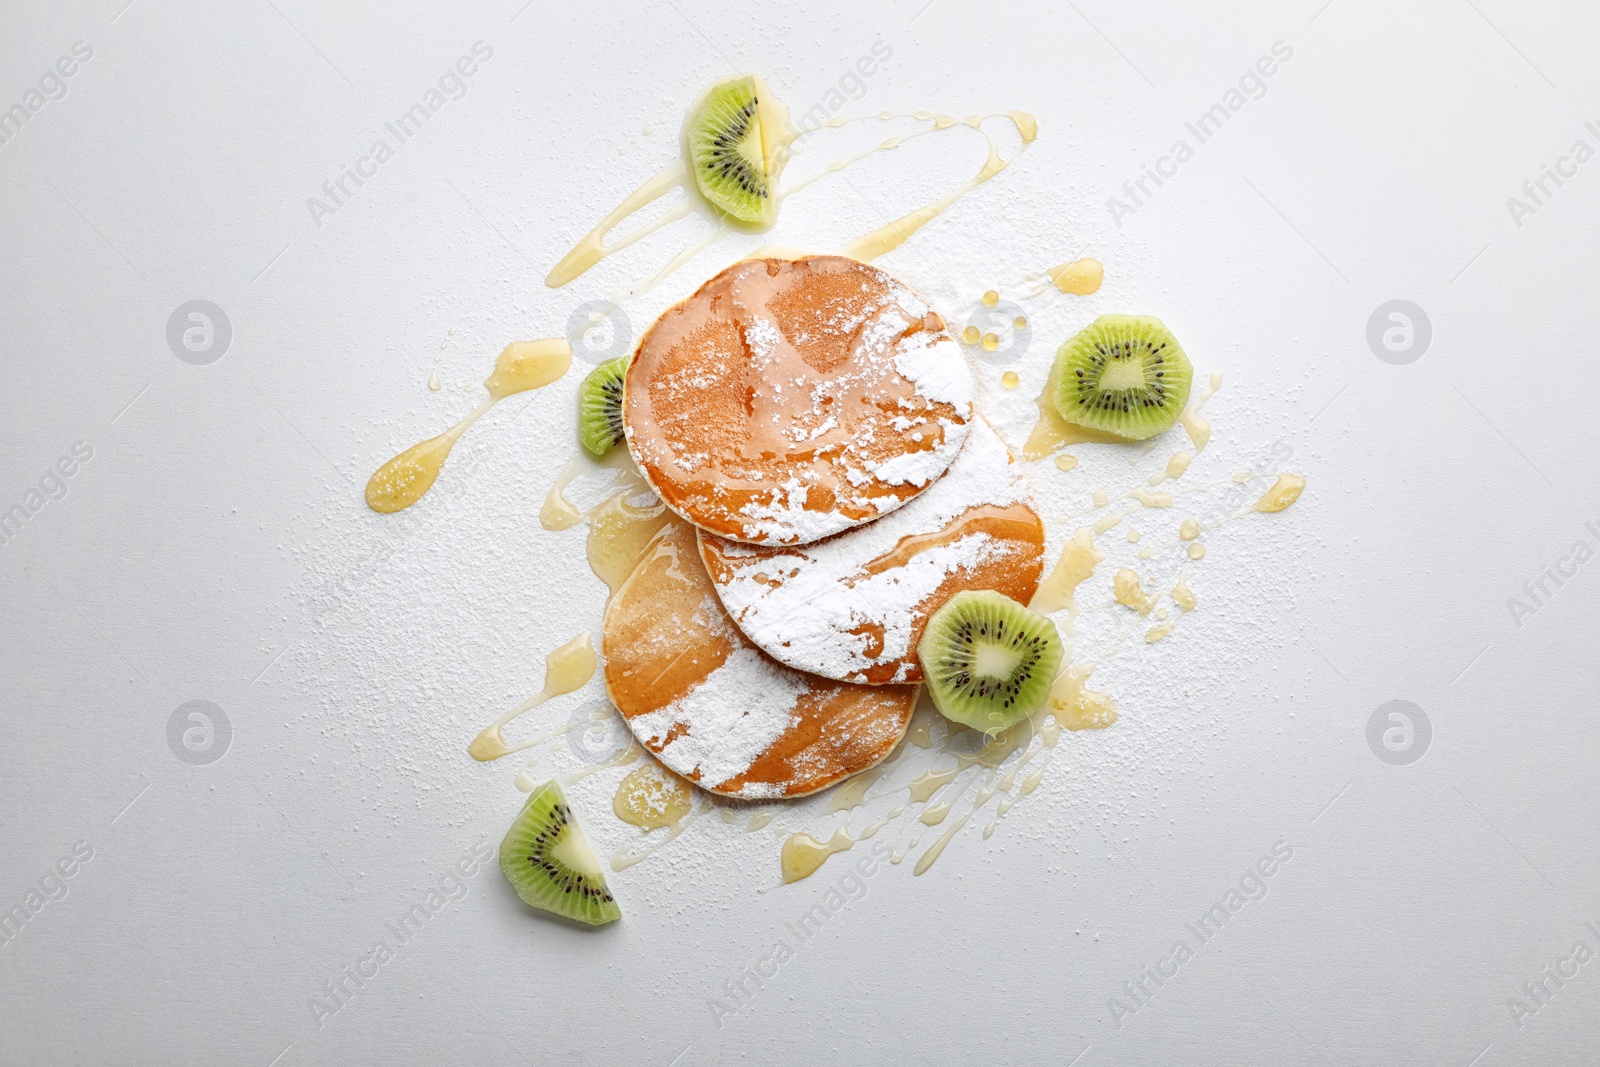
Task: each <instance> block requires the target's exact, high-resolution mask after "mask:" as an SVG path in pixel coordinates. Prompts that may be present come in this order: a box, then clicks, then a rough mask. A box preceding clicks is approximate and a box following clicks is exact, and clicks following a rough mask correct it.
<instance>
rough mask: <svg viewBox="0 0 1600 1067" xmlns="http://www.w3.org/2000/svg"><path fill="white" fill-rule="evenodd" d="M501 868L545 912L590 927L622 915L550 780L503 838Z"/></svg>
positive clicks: (530, 798) (564, 800)
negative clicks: (574, 920)
mask: <svg viewBox="0 0 1600 1067" xmlns="http://www.w3.org/2000/svg"><path fill="white" fill-rule="evenodd" d="M500 869H501V870H502V871H504V872H505V875H506V880H507V881H509V882H510V883H511V886H512V888H513V889H515V890H516V891H517V896H519V897H521V898H522V899H523V900H524V901H526V902H527V903H529V904H531V905H533V906H534V907H536V908H539V909H540V910H542V911H550V912H554V913H555V914H557V915H563V916H565V917H567V918H568V919H576V920H578V921H579V922H581V923H588V924H589V925H590V926H603V925H605V924H606V923H609V922H616V921H617V920H618V919H620V918H622V909H621V908H619V907H617V901H616V898H614V897H613V896H612V895H611V891H610V890H609V889H607V888H606V878H605V875H604V874H603V873H602V872H601V870H600V861H599V860H598V859H596V858H595V854H594V850H593V849H591V848H590V847H589V842H588V840H586V839H585V838H584V836H583V831H582V830H580V829H578V823H577V820H575V819H574V818H573V817H572V808H571V807H570V806H568V804H567V798H566V795H565V794H564V793H562V792H561V784H560V783H559V782H557V781H556V780H555V779H553V778H552V779H551V780H550V781H548V782H546V783H545V784H544V785H542V786H540V787H539V788H538V789H535V790H534V791H533V792H532V793H530V794H529V795H528V802H527V803H526V804H524V805H523V806H522V811H521V813H520V814H518V815H517V819H516V821H515V822H513V823H512V824H511V829H510V830H508V831H506V837H505V840H504V841H501V842H500Z"/></svg>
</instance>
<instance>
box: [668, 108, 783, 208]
mask: <svg viewBox="0 0 1600 1067" xmlns="http://www.w3.org/2000/svg"><path fill="white" fill-rule="evenodd" d="M763 88H764V86H761V85H760V83H759V82H758V81H757V80H756V79H755V78H754V77H742V78H734V79H732V80H730V81H725V82H721V83H719V84H717V85H714V86H712V87H711V90H710V91H709V92H707V93H706V95H705V97H704V99H702V100H701V101H700V106H699V107H698V108H696V109H695V112H694V114H693V115H691V116H690V118H689V124H688V126H687V133H686V136H687V139H688V148H689V161H690V163H691V168H690V169H691V170H693V171H694V180H695V184H696V185H697V186H698V187H699V189H700V194H701V195H702V196H704V197H705V198H706V200H707V201H708V202H710V204H711V206H712V207H714V208H716V209H717V210H718V211H720V212H722V213H723V214H724V215H727V216H729V217H730V218H733V219H737V220H738V221H740V222H743V223H747V224H748V225H751V226H757V227H767V226H771V225H772V223H773V222H774V221H775V220H776V219H777V217H778V208H777V204H776V202H775V200H774V198H773V196H772V193H773V190H772V187H771V185H772V179H774V178H776V177H777V176H776V175H775V174H769V173H768V154H767V136H766V135H770V134H773V133H776V132H777V131H775V130H769V131H763V130H762V128H761V118H762V115H761V111H762V109H761V99H760V95H759V93H760V90H761V89H763ZM764 133H765V135H764Z"/></svg>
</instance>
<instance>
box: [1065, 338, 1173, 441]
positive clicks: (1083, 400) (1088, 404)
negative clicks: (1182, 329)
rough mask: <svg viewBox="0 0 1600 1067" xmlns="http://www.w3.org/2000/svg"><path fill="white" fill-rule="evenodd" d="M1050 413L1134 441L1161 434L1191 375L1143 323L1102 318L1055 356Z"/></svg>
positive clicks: (1169, 346)
mask: <svg viewBox="0 0 1600 1067" xmlns="http://www.w3.org/2000/svg"><path fill="white" fill-rule="evenodd" d="M1055 378H1056V394H1055V397H1054V400H1055V403H1056V410H1057V411H1059V412H1060V413H1061V417H1062V418H1063V419H1066V420H1067V421H1068V422H1071V423H1076V424H1077V425H1079V426H1084V427H1087V428H1089V429H1091V430H1102V431H1104V432H1106V433H1112V434H1116V435H1117V436H1118V437H1125V438H1128V439H1130V440H1134V441H1142V440H1144V439H1145V438H1148V437H1154V436H1155V435H1156V434H1159V433H1165V432H1166V431H1167V430H1170V429H1171V428H1172V424H1173V423H1175V422H1177V421H1178V416H1179V415H1181V414H1183V407H1184V405H1185V404H1187V403H1188V402H1189V387H1190V385H1191V383H1192V382H1193V379H1194V368H1193V367H1192V366H1190V364H1189V357H1188V356H1186V355H1184V353H1183V349H1182V348H1181V347H1179V345H1178V339H1177V338H1175V337H1173V336H1172V332H1171V331H1170V330H1168V329H1167V328H1166V327H1165V326H1163V325H1162V324H1161V320H1160V319H1157V318H1152V317H1150V316H1148V315H1101V316H1100V317H1099V318H1098V319H1095V320H1094V322H1092V323H1090V324H1089V325H1088V326H1087V327H1085V328H1084V329H1083V330H1082V331H1080V332H1079V333H1078V335H1077V336H1076V337H1074V338H1072V339H1071V340H1070V341H1068V342H1067V343H1066V344H1064V345H1062V346H1061V349H1060V351H1058V352H1057V353H1056V375H1055Z"/></svg>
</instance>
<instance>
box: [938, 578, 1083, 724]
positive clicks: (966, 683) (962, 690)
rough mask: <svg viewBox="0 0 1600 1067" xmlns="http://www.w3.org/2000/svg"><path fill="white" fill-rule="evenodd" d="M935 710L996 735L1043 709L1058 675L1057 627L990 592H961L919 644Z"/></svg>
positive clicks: (948, 602)
mask: <svg viewBox="0 0 1600 1067" xmlns="http://www.w3.org/2000/svg"><path fill="white" fill-rule="evenodd" d="M917 658H918V659H920V660H921V661H922V673H923V678H924V680H925V681H926V682H927V683H928V692H929V694H931V695H932V697H933V703H934V705H935V706H936V707H937V708H938V709H939V711H940V713H941V714H943V715H944V717H945V718H947V719H951V720H953V721H955V722H959V723H962V724H963V725H966V726H970V727H972V728H973V729H975V730H982V731H983V732H985V733H990V734H994V733H999V732H1000V731H1001V730H1004V729H1006V728H1007V727H1008V726H1011V725H1013V724H1014V723H1016V722H1018V721H1019V720H1021V719H1022V718H1023V717H1024V716H1026V715H1028V714H1030V713H1031V712H1033V711H1035V710H1036V709H1038V708H1039V707H1040V706H1041V705H1043V704H1044V702H1045V698H1046V697H1047V696H1048V695H1049V693H1050V686H1051V685H1052V684H1053V683H1054V682H1055V679H1056V672H1057V671H1058V670H1059V669H1060V668H1061V638H1060V636H1059V635H1058V634H1057V633H1056V626H1055V623H1053V622H1051V621H1050V620H1049V619H1048V618H1046V617H1045V616H1043V615H1040V614H1038V613H1037V612H1033V611H1029V610H1028V609H1027V608H1025V607H1023V606H1022V605H1021V604H1018V603H1017V602H1016V601H1015V600H1012V599H1011V598H1010V597H1008V596H1005V595H1004V594H1001V593H996V592H993V591H992V590H988V589H968V590H965V591H964V592H960V593H957V594H956V595H955V596H953V597H951V598H950V599H949V600H947V601H945V602H944V606H943V607H941V608H940V609H939V610H938V611H936V612H934V614H933V618H931V619H929V620H928V625H927V628H926V629H924V630H923V631H922V640H921V641H920V642H918V644H917Z"/></svg>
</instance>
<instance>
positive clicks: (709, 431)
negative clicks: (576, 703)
mask: <svg viewBox="0 0 1600 1067" xmlns="http://www.w3.org/2000/svg"><path fill="white" fill-rule="evenodd" d="M972 388H973V386H972V375H971V370H970V368H969V367H968V365H967V361H966V357H965V356H964V355H963V353H962V351H961V348H960V346H959V345H958V344H957V343H956V342H955V341H954V339H952V338H951V336H950V335H949V333H948V332H947V331H946V330H945V327H944V323H943V321H942V320H941V319H940V317H939V316H938V315H937V314H935V313H934V312H933V311H932V310H931V309H930V308H929V307H928V306H927V305H926V304H925V303H924V302H923V301H922V300H921V299H920V298H919V297H917V296H916V295H915V294H914V293H912V292H911V291H910V290H909V289H907V288H906V287H905V286H904V285H902V284H901V283H900V282H898V281H896V280H894V279H893V278H891V277H890V276H888V275H887V274H885V273H883V272H882V271H880V270H878V269H877V268H875V267H871V266H868V265H866V264H863V263H858V262H856V261H855V260H852V259H846V258H843V257H839V256H813V257H809V258H805V259H800V260H794V261H791V260H786V259H757V260H747V261H745V262H742V263H739V264H736V265H735V266H733V267H730V268H729V269H728V270H725V271H723V272H722V273H721V274H719V275H717V276H716V277H715V278H713V279H712V280H711V281H709V282H707V283H706V284H705V285H704V286H702V287H701V289H700V290H699V291H698V292H697V293H695V294H694V295H693V296H692V297H690V298H689V299H688V300H685V301H684V302H683V303H681V304H679V305H678V306H676V307H674V308H672V309H670V310H669V311H667V312H666V313H665V314H663V315H662V316H661V318H660V319H658V320H657V321H656V323H655V324H654V325H653V326H652V327H651V328H650V330H649V332H647V333H646V334H645V336H644V338H643V339H642V340H641V341H640V344H639V348H638V351H637V352H636V353H635V355H634V358H633V360H632V363H631V364H630V366H629V368H628V375H627V381H626V386H625V390H624V400H623V418H624V422H625V425H626V433H627V443H628V448H629V451H630V452H631V453H632V455H633V458H634V460H635V462H637V463H638V465H639V469H640V471H642V472H643V474H644V477H645V479H646V480H647V481H648V482H649V483H650V485H651V487H652V488H654V489H655V491H656V492H657V493H658V494H659V495H660V497H661V499H662V501H663V502H664V503H665V504H666V505H667V507H668V508H670V509H671V510H672V512H673V513H674V514H675V515H677V516H678V517H679V518H680V519H681V520H682V521H674V522H672V523H669V524H668V525H667V526H666V527H665V528H664V529H662V530H661V532H660V533H659V534H658V535H657V536H656V538H655V539H654V540H653V541H652V542H651V543H650V545H649V546H648V547H647V548H646V549H645V550H644V552H643V554H642V556H641V558H640V560H639V562H638V563H637V564H636V566H635V568H634V570H633V573H632V574H631V575H630V576H629V578H628V579H627V581H626V582H624V583H623V584H622V586H621V587H620V588H619V589H618V590H617V592H616V595H615V596H613V597H612V599H611V602H610V604H609V605H608V606H607V609H606V620H605V637H604V652H605V681H606V688H607V690H608V692H609V693H610V696H611V699H612V701H613V702H614V703H615V704H616V706H617V707H618V709H620V710H621V712H622V714H623V716H624V718H625V719H626V720H627V722H628V726H629V728H630V729H631V730H632V731H633V733H634V734H635V736H637V737H638V739H639V740H640V742H642V743H643V744H644V745H645V746H646V747H647V748H648V749H649V750H650V751H651V752H653V753H654V754H655V755H656V756H657V757H659V758H660V760H661V762H662V763H663V764H665V765H666V766H667V767H668V768H669V769H671V770H672V771H674V772H676V773H678V774H680V775H682V776H683V777H685V778H687V779H689V780H690V781H693V782H695V783H696V784H697V785H700V786H701V787H703V788H705V789H708V790H710V791H712V792H714V793H721V794H724V795H728V796H737V797H745V798H752V799H761V798H774V797H798V796H804V795H806V794H808V793H813V792H816V791H817V790H819V789H824V788H826V787H828V786H830V785H833V784H834V783H836V782H838V781H840V780H842V779H844V778H847V777H849V776H850V775H853V774H857V773H859V772H861V771H864V770H866V769H867V768H868V767H871V766H872V765H873V764H875V763H877V762H878V761H879V760H881V759H883V758H884V757H885V756H887V755H888V754H889V753H890V752H891V751H893V749H894V747H895V745H896V744H897V743H898V742H899V741H900V738H901V737H902V736H903V735H904V734H905V730H906V727H907V725H908V724H909V723H910V721H911V712H912V709H913V707H914V705H915V703H916V694H917V684H916V683H918V682H919V681H921V679H922V669H921V666H920V664H919V663H918V662H917V658H916V648H917V641H918V639H919V638H920V637H921V635H922V630H923V627H924V626H925V625H926V624H927V620H928V617H929V616H930V615H931V614H932V613H933V612H934V611H936V610H938V608H939V607H940V605H942V604H943V603H944V602H945V601H946V600H947V599H948V598H950V597H951V596H953V595H954V594H955V593H957V592H960V591H961V590H963V589H994V590H998V591H1000V592H1002V593H1004V594H1006V595H1007V596H1010V597H1011V598H1013V599H1015V600H1018V601H1021V602H1022V603H1027V601H1028V600H1029V599H1030V598H1031V597H1032V595H1033V593H1034V590H1035V589H1036V587H1037V586H1038V583H1039V575H1040V571H1041V568H1042V566H1043V560H1044V538H1045V531H1044V524H1043V523H1042V522H1041V521H1040V519H1039V515H1038V512H1037V510H1036V509H1035V507H1034V505H1033V502H1032V499H1031V497H1030V494H1029V492H1028V489H1027V486H1026V484H1025V483H1024V481H1023V479H1022V478H1021V476H1020V473H1019V472H1018V471H1017V469H1016V467H1015V466H1014V465H1013V463H1012V460H1011V457H1010V455H1009V454H1008V453H1007V451H1006V448H1005V446H1004V445H1003V444H1002V443H1001V442H1000V440H999V438H997V437H996V436H995V434H994V432H993V431H992V430H990V429H989V428H988V426H986V425H985V424H984V423H983V422H982V421H981V420H979V419H977V418H976V417H975V416H974V414H973V411H972Z"/></svg>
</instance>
